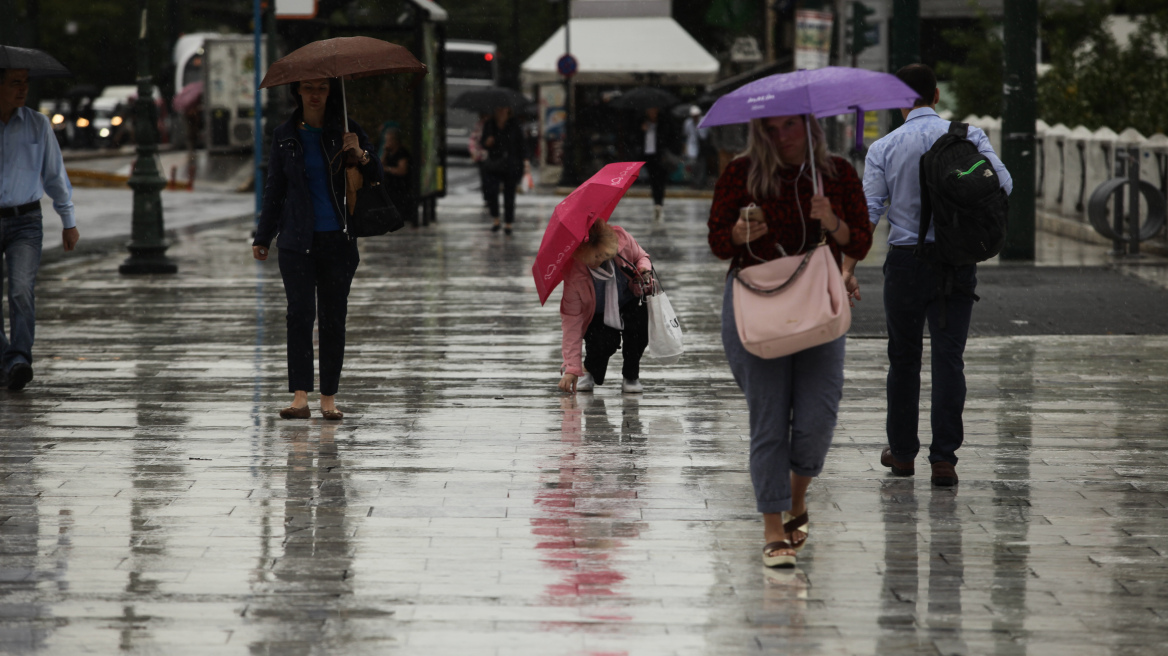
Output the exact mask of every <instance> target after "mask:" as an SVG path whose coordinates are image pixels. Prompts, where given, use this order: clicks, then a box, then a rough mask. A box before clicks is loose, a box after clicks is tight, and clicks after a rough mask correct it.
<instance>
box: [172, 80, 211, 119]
mask: <svg viewBox="0 0 1168 656" xmlns="http://www.w3.org/2000/svg"><path fill="white" fill-rule="evenodd" d="M202 97H203V82H202V81H201V80H200V81H198V82H191V83H190V84H188V85H186V86H185V87H183V88H182V91H179V92H178V93H177V94H175V96H174V100H172V101H171V103H170V106H171V107H173V108H174V111H176V112H178V113H180V114H185V113H187V111H188V110H190V109H191V108H192V107H194V106H195V105H197V104H198V103H199V99H200V98H202Z"/></svg>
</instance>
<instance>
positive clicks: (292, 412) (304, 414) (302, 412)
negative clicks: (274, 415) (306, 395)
mask: <svg viewBox="0 0 1168 656" xmlns="http://www.w3.org/2000/svg"><path fill="white" fill-rule="evenodd" d="M311 416H312V411H311V410H309V409H308V406H304V407H302V408H297V407H296V406H294V405H290V406H288V407H287V408H284V409H283V410H281V411H280V418H281V419H308V418H309V417H311Z"/></svg>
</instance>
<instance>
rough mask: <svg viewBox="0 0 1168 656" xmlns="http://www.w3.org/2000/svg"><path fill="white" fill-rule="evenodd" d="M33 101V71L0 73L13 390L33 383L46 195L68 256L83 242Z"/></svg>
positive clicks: (3, 240)
mask: <svg viewBox="0 0 1168 656" xmlns="http://www.w3.org/2000/svg"><path fill="white" fill-rule="evenodd" d="M27 98H28V71H27V70H23V69H7V70H5V69H0V258H2V259H3V263H2V266H0V278H3V277H4V276H7V278H8V280H7V282H8V332H7V333H5V331H4V330H3V323H2V321H0V374H3V376H4V379H5V380H6V383H5V384H6V385H7V387H8V389H9V390H12V391H19V390H22V389H24V386H25V385H27V384H28V381H30V380H32V342H33V335H34V333H35V328H36V306H35V298H34V295H33V290H34V287H35V286H36V274H37V270H38V269H39V268H40V264H41V243H42V242H43V241H44V232H43V228H42V225H41V220H42V214H41V197H42V196H44V195H45V194H46V193H47V194H48V195H49V196H50V197H51V198H52V199H53V209H54V210H56V211H57V214H59V215H60V216H61V226H62V228H63V229H62V231H61V243H62V245H63V246H64V248H65V250H66V251H71V250H73V247H74V246H76V245H77V240H78V238H79V236H78V233H77V221H76V219H74V217H73V200H72V198H73V187H72V185H70V184H69V177H68V176H67V175H66V174H65V162H64V160H63V159H62V158H61V149H60V148H59V147H58V146H57V138H56V137H54V136H53V129H52V127H51V126H50V125H49V120H48V119H47V118H45V117H44V116H43V115H41V114H40V113H38V112H34V111H32V110H31V109H29V108H27V107H25V106H24V103H25V100H26V99H27ZM0 319H2V315H0Z"/></svg>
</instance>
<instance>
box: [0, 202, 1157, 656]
mask: <svg viewBox="0 0 1168 656" xmlns="http://www.w3.org/2000/svg"><path fill="white" fill-rule="evenodd" d="M173 193H179V192H173ZM557 200H558V199H557V198H556V197H551V196H546V197H544V196H527V197H523V198H521V202H520V214H519V220H518V223H517V228H518V229H517V231H516V234H515V235H514V236H513V237H511V238H505V237H503V236H502V235H493V234H491V233H489V232H487V230H486V228H487V223H486V221H485V220H484V219H483V218H482V216H481V214H480V211H479V207H478V203H477V201H476V200H475V199H474V198H473V196H460V197H456V198H451V199H449V200H447V201H444V202H443V204H442V205H441V206H440V208H441V211H440V213H439V222H438V223H437V224H436V225H433V226H430V227H427V228H422V229H410V228H407V229H405V230H403V231H401V232H399V233H395V234H394V235H390V236H387V237H383V238H376V239H369V240H364V241H363V242H362V244H361V254H362V264H361V267H360V268H359V270H358V273H357V277H356V279H355V281H354V285H353V292H352V295H351V298H350V308H349V334H348V350H347V359H346V366H345V372H344V376H343V379H342V384H341V395H340V396H339V401H340V405H341V407H342V409H344V410H345V411H346V416H345V419H344V420H343V421H341V422H338V423H326V422H324V421H323V420H321V419H320V418H319V414H318V413H314V414H317V416H316V417H315V418H313V419H310V420H307V421H284V420H280V419H278V418H277V416H276V411H277V410H278V409H279V408H280V407H282V406H283V405H285V404H286V401H287V394H286V393H285V392H284V391H283V390H284V388H285V385H286V382H285V381H286V377H285V365H284V325H283V324H284V320H283V317H284V297H283V289H282V286H281V283H280V279H279V273H278V270H277V267H276V266H275V263H274V261H269V262H268V263H266V264H257V263H255V262H254V261H253V260H252V259H251V258H250V249H249V247H248V243H249V234H250V222H248V221H237V222H235V223H232V224H228V225H223V226H220V227H217V228H213V229H207V230H200V231H190V232H183V233H180V234H178V235H177V237H176V239H177V241H176V243H175V245H174V246H173V247H172V249H171V251H170V254H171V255H172V256H173V257H174V258H175V259H176V260H177V262H178V265H179V273H178V274H177V275H174V276H153V277H152V276H146V277H124V276H120V275H119V274H118V273H117V272H116V270H117V265H118V263H120V261H121V260H122V259H123V258H124V255H123V254H120V253H108V254H101V253H94V254H92V255H91V256H89V257H85V258H71V259H70V258H66V259H62V260H58V261H53V262H49V263H46V265H45V267H44V268H43V269H42V274H41V277H40V284H39V296H38V312H39V321H38V331H37V332H38V334H37V337H38V341H37V347H36V353H35V357H36V362H35V368H36V377H35V379H34V380H33V382H32V383H31V384H30V385H29V387H28V388H27V389H26V390H25V391H24V392H21V393H5V392H0V652H4V653H17V654H62V655H66V654H67V655H70V656H71V655H74V654H80V653H98V654H113V653H119V654H168V655H184V654H212V653H213V654H246V655H249V656H250V655H253V654H346V655H348V654H384V653H394V654H409V655H413V654H418V655H423V654H424V655H426V656H434V655H441V654H467V653H471V654H498V655H507V656H512V655H519V654H540V655H541V656H546V655H548V654H564V655H585V654H587V655H593V656H600V655H613V654H654V655H656V654H678V655H681V654H684V655H691V654H693V655H699V654H701V655H717V656H723V655H729V656H736V655H740V654H742V655H745V654H780V653H783V654H785V653H792V652H803V653H814V654H890V655H892V654H896V655H900V654H922V655H923V654H929V655H935V654H987V653H993V654H1003V655H1011V656H1014V655H1016V656H1023V655H1045V654H1059V655H1066V654H1124V655H1129V654H1130V655H1142V654H1149V655H1151V654H1162V653H1165V652H1166V651H1168V595H1165V593H1164V590H1165V582H1166V581H1165V579H1166V578H1168V562H1165V559H1166V558H1168V449H1166V448H1165V442H1164V435H1165V433H1166V432H1168V395H1166V394H1165V388H1166V384H1168V336H1165V335H1164V334H1163V331H1157V330H1154V329H1153V328H1154V326H1151V324H1150V323H1149V322H1144V323H1138V322H1137V323H1136V324H1134V325H1138V326H1142V327H1143V328H1142V329H1141V330H1139V331H1137V334H1102V333H1097V332H1091V331H1088V330H1080V331H1078V332H1077V333H1076V332H1070V331H1061V332H1050V333H1041V334H1033V333H1032V332H1029V330H1030V329H1024V328H1013V329H1010V328H1008V326H1011V325H1016V324H1011V323H1009V322H1005V323H1004V324H1003V325H1004V326H1006V327H1005V328H1001V329H999V328H993V329H988V328H984V329H983V328H979V321H980V320H981V317H982V316H983V315H984V316H989V315H990V314H991V311H990V310H988V309H987V308H989V307H990V306H991V305H993V304H994V303H996V302H997V301H996V300H995V298H996V297H993V296H992V295H986V298H985V300H983V301H982V302H981V303H980V304H979V305H978V307H977V308H975V313H974V327H975V331H977V330H982V332H978V333H975V336H974V337H973V338H971V339H970V343H969V348H968V352H967V358H966V369H967V372H968V375H969V403H968V407H967V410H966V414H965V418H966V445H965V446H964V447H963V449H962V450H961V452H960V455H961V462H960V464H959V471H960V474H961V483H960V484H959V485H958V486H957V488H955V489H934V488H932V487H931V486H930V485H929V482H928V479H927V478H925V477H918V478H908V479H901V478H893V477H891V476H889V475H888V474H887V473H886V471H885V470H884V469H883V468H881V467H880V466H879V463H878V460H879V453H880V449H881V447H882V446H883V444H884V436H883V426H884V410H885V405H884V391H883V386H884V376H885V372H886V365H885V355H884V352H885V343H884V341H883V340H882V339H880V338H879V337H878V336H876V334H875V333H870V336H855V337H853V338H852V339H850V340H849V343H848V357H847V362H846V365H845V376H846V385H845V393H844V400H843V403H842V405H841V412H840V423H839V428H838V430H837V434H836V439H835V444H834V446H833V448H832V451H831V453H830V455H829V458H828V462H827V467H826V469H825V471H824V473H823V475H822V476H821V477H820V479H819V480H817V481H816V483H815V484H814V485H813V486H812V490H811V494H810V498H809V501H810V511H811V517H812V528H813V530H812V537H811V540H810V542H809V546H808V547H807V548H806V549H805V550H804V551H803V552H802V553H801V555H800V564H799V566H798V568H796V569H794V570H785V571H782V570H769V569H767V568H764V567H763V566H762V564H761V559H760V557H759V551H760V549H761V547H762V528H761V524H760V522H759V519H758V515H757V514H756V513H755V512H754V504H753V497H752V494H751V491H750V480H749V473H748V470H747V466H746V465H747V449H748V441H747V439H746V430H747V423H748V418H747V410H746V406H745V402H744V401H743V398H742V396H741V394H739V393H738V391H737V389H736V388H735V386H734V383H733V380H732V378H731V377H730V374H729V371H728V369H727V367H726V364H725V360H724V356H723V354H722V349H721V344H720V338H719V336H718V326H719V312H720V307H719V305H720V298H721V286H720V282H721V280H722V279H723V276H724V274H725V266H724V264H723V263H722V262H719V261H717V260H715V259H714V258H712V257H711V256H710V255H709V252H708V248H707V246H706V243H705V212H706V211H707V208H708V203H703V202H702V201H697V200H686V201H672V200H671V201H669V202H668V204H667V207H669V215H668V218H667V220H666V221H665V223H664V224H657V225H654V224H653V223H652V222H651V207H650V205H649V202H648V201H647V200H640V199H636V198H633V199H629V200H626V201H625V202H623V203H622V205H621V206H620V208H619V209H618V211H617V215H616V217H615V218H614V221H616V222H618V223H620V224H621V225H624V226H626V227H627V228H628V229H629V230H630V231H631V232H632V233H633V234H634V235H635V236H637V237H638V239H639V240H640V241H641V243H642V245H644V246H645V247H646V249H647V250H648V251H649V252H650V253H651V254H652V255H653V256H654V258H655V261H656V263H657V267H658V269H659V271H660V272H661V273H662V276H663V277H664V279H665V281H666V284H667V285H668V289H669V291H670V297H671V299H672V300H673V303H674V306H675V307H676V308H677V309H678V311H679V313H680V315H681V317H682V320H683V322H684V325H685V328H686V331H687V334H686V339H687V353H686V356H685V357H684V358H683V359H682V360H681V361H680V362H679V363H677V364H674V365H669V366H662V365H659V364H656V363H654V362H653V361H652V360H646V362H645V363H644V367H643V371H644V374H643V375H644V382H645V383H646V392H645V394H644V395H623V394H621V393H620V391H619V389H608V388H609V387H610V386H609V385H605V386H601V387H599V388H598V389H597V391H596V392H594V393H592V394H579V395H576V397H568V396H563V395H561V394H559V393H558V392H557V391H556V390H555V382H556V380H557V379H558V365H559V329H560V328H559V317H558V314H557V312H556V306H557V303H558V294H557V295H554V296H553V298H552V299H550V300H549V301H548V305H547V306H546V307H540V306H539V304H538V301H537V298H536V294H535V288H534V285H533V283H532V280H531V275H530V266H531V263H532V261H533V258H534V254H535V250H536V248H537V247H538V244H539V240H540V237H541V228H542V221H543V220H544V219H545V218H546V216H548V215H549V214H550V211H551V208H552V206H553V205H554V204H555V202H556V201H557ZM1063 245H1065V244H1062V245H1058V248H1057V249H1054V250H1058V251H1059V252H1063V253H1065V252H1066V251H1065V250H1062V247H1063ZM1070 250H1074V249H1070ZM1075 252H1076V253H1078V255H1075V256H1074V257H1079V256H1082V255H1083V254H1084V252H1085V251H1083V250H1077V251H1075ZM874 257H879V255H878V254H874ZM1059 257H1062V256H1061V255H1060V256H1059ZM1090 258H1095V260H1094V262H1091V261H1089V260H1090ZM1060 262H1061V263H1062V264H1063V265H1074V266H1073V267H1069V268H1068V270H1070V269H1075V270H1078V269H1079V268H1080V267H1087V268H1085V269H1083V270H1084V271H1086V272H1087V273H1086V274H1084V276H1086V277H1087V278H1093V277H1094V278H1099V279H1106V280H1108V282H1107V285H1110V286H1111V288H1113V289H1116V290H1119V291H1120V292H1122V293H1132V294H1148V293H1150V292H1149V291H1148V290H1151V292H1156V290H1155V289H1154V288H1152V287H1150V286H1149V285H1147V283H1145V282H1143V281H1142V280H1140V279H1137V278H1136V277H1134V276H1118V275H1117V276H1115V278H1113V279H1112V278H1107V277H1106V275H1105V274H1110V272H1112V271H1113V270H1118V269H1119V268H1117V267H1114V266H1112V265H1110V264H1108V263H1107V261H1106V258H1105V257H1102V256H1100V255H1099V254H1098V253H1087V255H1086V259H1085V260H1084V261H1082V262H1078V261H1070V262H1069V261H1066V260H1065V259H1063V260H1060ZM1046 263H1047V264H1049V263H1051V262H1049V261H1047V262H1046ZM1104 265H1106V266H1104ZM866 266H871V263H869V264H866ZM991 266H992V265H991ZM988 268H990V267H987V269H988ZM1001 268H1002V269H1003V270H1005V267H1001ZM1092 272H1093V273H1092ZM869 274H875V275H876V276H877V278H878V269H876V268H869V269H866V270H865V275H866V276H867V275H869ZM1088 274H1090V275H1088ZM1041 275H1048V274H1047V273H1042V274H1041ZM1049 275H1052V276H1057V275H1059V273H1058V272H1057V271H1054V272H1053V273H1050V274H1049ZM991 277H992V276H991V275H990V274H986V279H987V280H989V278H991ZM865 280H868V278H865ZM988 286H990V285H989V284H988V283H987V287H988ZM1131 290H1136V291H1131ZM1071 291H1073V289H1072V290H1071ZM1117 293H1119V292H1117ZM1016 294H1017V296H1016V298H1017V299H1021V300H1025V299H1026V295H1025V293H1023V292H1021V291H1018V292H1016ZM1068 294H1069V295H1070V297H1071V300H1070V301H1066V302H1068V303H1071V302H1075V297H1074V295H1073V294H1071V293H1070V291H1068ZM1140 298H1145V297H1140ZM1152 298H1158V297H1155V296H1152ZM874 299H875V297H874V296H873V297H869V296H867V295H866V296H865V299H864V301H862V304H861V310H860V311H861V312H876V313H878V311H879V306H878V304H877V303H875V302H874ZM1062 302H1063V301H1060V303H1059V305H1060V306H1061V304H1062ZM1035 303H1036V304H1037V303H1038V301H1036V302H1035ZM1002 304H1003V305H1005V303H1004V302H1003V303H1002ZM1074 307H1079V306H1074ZM1082 307H1083V308H1084V309H1082V310H1080V311H1079V312H1082V313H1088V312H1092V311H1094V310H1091V309H1090V306H1088V305H1083V306H1082ZM1072 309H1073V308H1072ZM1120 311H1122V307H1120V309H1119V310H1113V311H1109V312H1111V313H1112V314H1114V313H1115V312H1120ZM1066 312H1067V313H1068V314H1074V312H1073V311H1072V310H1066ZM616 357H617V358H618V359H619V355H618V356H616ZM614 364H615V363H614ZM923 376H924V380H925V384H926V385H927V384H928V380H929V377H928V367H927V366H926V367H925V372H924V374H923ZM923 396H924V397H925V398H927V397H928V395H927V393H926V394H924V395H923ZM927 415H928V412H927V408H926V409H925V410H924V411H923V412H922V416H925V417H927ZM925 430H926V433H927V428H926V429H925ZM922 468H923V462H922Z"/></svg>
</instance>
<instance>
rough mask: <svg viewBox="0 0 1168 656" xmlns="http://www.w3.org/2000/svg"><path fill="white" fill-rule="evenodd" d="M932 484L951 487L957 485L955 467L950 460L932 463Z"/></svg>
mask: <svg viewBox="0 0 1168 656" xmlns="http://www.w3.org/2000/svg"><path fill="white" fill-rule="evenodd" d="M932 481H933V485H936V486H937V487H953V486H954V485H957V468H956V467H954V466H953V463H951V462H945V461H944V460H942V461H940V462H934V463H933V478H932Z"/></svg>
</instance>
